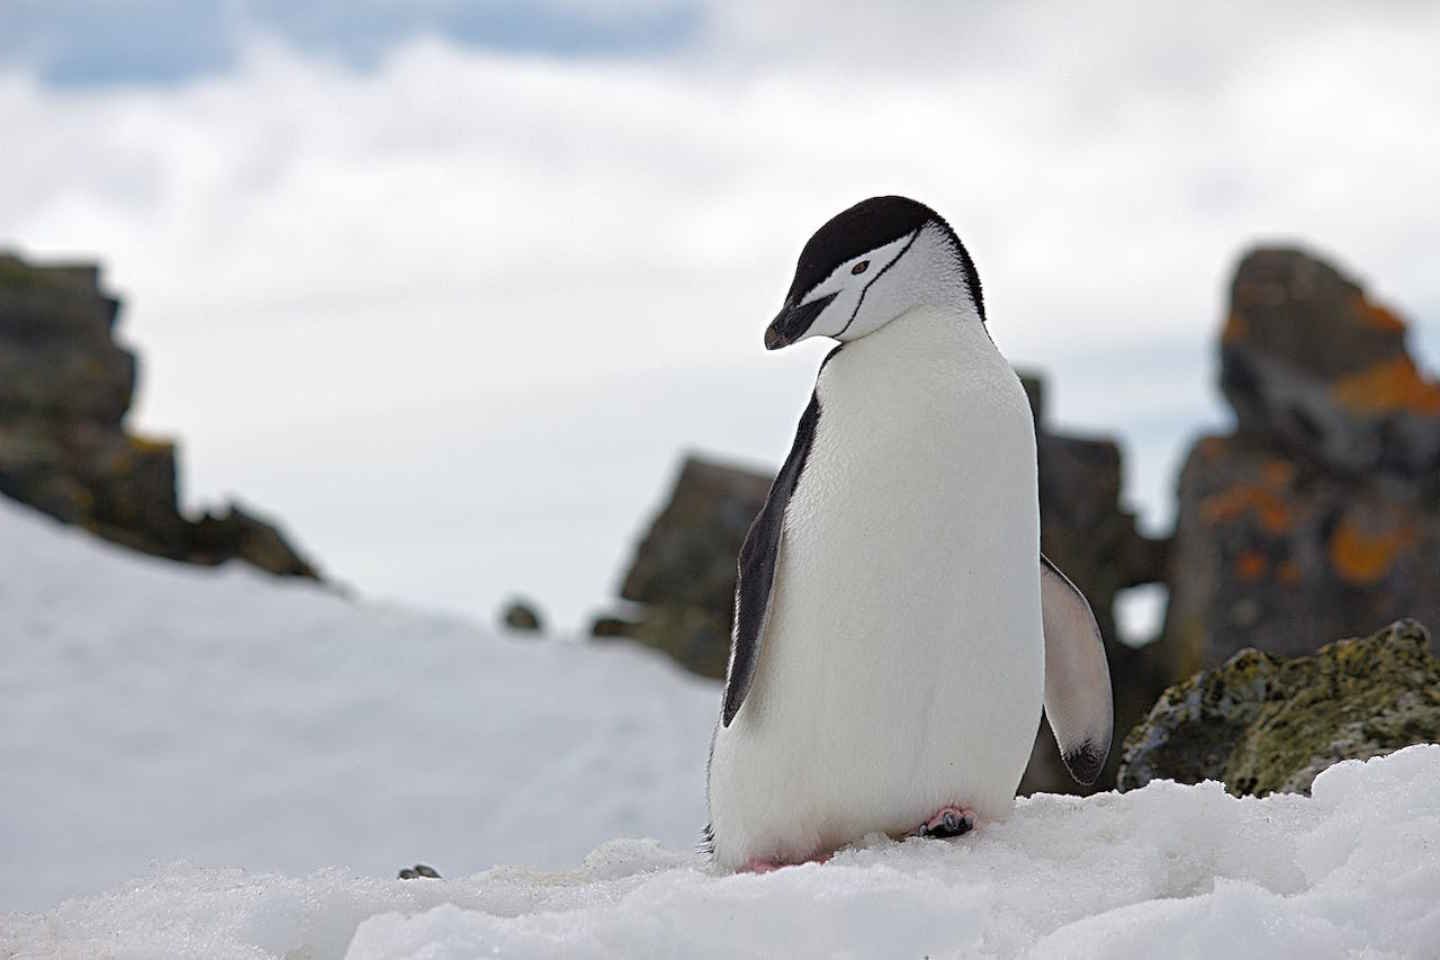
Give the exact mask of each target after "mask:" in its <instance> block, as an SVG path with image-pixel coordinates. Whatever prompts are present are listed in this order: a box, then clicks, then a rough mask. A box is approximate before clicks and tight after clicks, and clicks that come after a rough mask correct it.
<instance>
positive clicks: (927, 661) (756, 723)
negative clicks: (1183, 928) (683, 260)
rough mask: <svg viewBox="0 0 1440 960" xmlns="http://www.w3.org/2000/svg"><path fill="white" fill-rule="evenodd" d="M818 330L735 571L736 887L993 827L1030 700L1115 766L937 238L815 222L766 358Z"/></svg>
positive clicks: (719, 847)
mask: <svg viewBox="0 0 1440 960" xmlns="http://www.w3.org/2000/svg"><path fill="white" fill-rule="evenodd" d="M810 337H830V338H832V339H835V340H838V341H840V345H839V346H837V347H836V348H835V349H834V350H832V351H831V352H830V353H829V355H828V356H827V357H826V358H825V360H824V362H823V363H822V364H821V367H820V372H819V375H818V377H817V379H816V383H815V390H814V393H813V394H812V396H811V399H810V403H809V405H808V406H807V407H806V408H805V411H804V413H803V414H802V415H801V417H800V424H799V427H798V429H797V431H796V434H795V441H794V445H793V446H792V448H791V450H790V454H789V456H788V457H787V458H786V460H785V463H784V466H783V467H782V468H781V470H780V473H779V475H778V476H777V477H776V478H775V482H774V485H773V486H772V487H771V489H770V494H769V497H768V499H767V501H766V503H765V506H764V508H763V509H762V510H761V512H760V514H759V516H758V517H756V519H755V521H754V524H753V525H752V526H751V528H750V532H749V534H748V536H747V537H746V539H745V544H744V547H743V549H742V550H741V554H740V560H739V567H740V578H739V585H738V587H737V590H736V604H735V622H734V629H733V632H732V636H731V653H730V665H729V670H728V674H727V677H726V683H725V694H724V703H723V707H722V711H721V717H720V722H719V724H718V725H717V727H716V730H715V737H714V740H713V742H712V744H711V751H710V766H709V806H710V826H709V828H708V829H707V833H706V836H707V840H708V843H709V846H710V848H711V850H712V853H713V856H714V859H715V862H716V863H717V864H718V865H719V866H721V867H723V868H728V869H754V870H763V869H769V868H772V867H775V866H779V865H783V864H788V863H800V862H804V861H807V860H814V859H823V858H825V857H828V855H829V854H830V853H831V852H833V851H835V850H836V849H838V848H839V847H841V846H843V845H845V844H847V843H850V842H852V841H855V840H858V839H860V838H862V837H864V836H865V835H866V834H870V833H885V834H889V835H891V836H895V837H900V836H906V835H914V834H920V835H928V836H942V837H943V836H953V835H956V834H960V833H964V832H966V831H968V830H969V829H971V828H972V827H973V826H974V825H975V823H976V822H977V820H978V821H984V820H987V819H993V818H998V817H1003V816H1004V815H1005V814H1006V813H1008V812H1009V810H1010V809H1011V807H1012V805H1013V803H1014V796H1015V788H1016V786H1017V785H1018V784H1019V782H1020V777H1021V774H1022V773H1023V772H1024V770H1025V764H1026V761H1027V759H1028V758H1029V755H1030V747H1031V743H1032V741H1033V738H1034V734H1035V724H1036V721H1037V719H1038V717H1039V715H1040V711H1041V705H1042V700H1043V705H1044V707H1045V713H1046V715H1047V716H1048V718H1049V721H1050V726H1051V728H1052V729H1053V730H1054V733H1055V737H1056V740H1057V742H1058V743H1059V745H1060V750H1061V754H1062V755H1063V756H1064V758H1065V762H1066V764H1067V766H1068V767H1069V769H1070V771H1071V773H1072V775H1073V776H1074V777H1075V778H1076V779H1077V780H1079V781H1080V782H1082V783H1091V782H1093V781H1094V780H1095V778H1096V776H1097V775H1098V774H1099V771H1100V768H1101V766H1102V765H1103V763H1104V760H1105V757H1106V754H1107V753H1108V751H1109V748H1110V739H1111V723H1112V719H1111V703H1110V678H1109V672H1108V668H1107V666H1106V661H1105V653H1104V646H1103V644H1102V642H1101V639H1100V634H1099V629H1098V628H1097V626H1096V624H1095V618H1094V616H1093V615H1092V613H1091V611H1090V606H1089V604H1088V603H1087V602H1086V600H1085V598H1084V597H1083V596H1082V595H1081V594H1080V592H1079V591H1078V590H1077V589H1076V588H1075V587H1074V585H1073V584H1071V583H1070V581H1069V580H1068V579H1067V578H1066V577H1065V575H1064V574H1063V573H1061V572H1060V571H1059V570H1058V569H1057V568H1056V567H1055V566H1054V564H1052V563H1050V561H1049V560H1048V559H1046V558H1045V557H1043V556H1041V554H1040V521H1039V506H1038V493H1037V484H1036V462H1035V432H1034V424H1033V422H1032V420H1031V415H1030V408H1029V405H1028V404H1027V402H1026V399H1025V394H1024V391H1023V389H1022V387H1021V385H1020V382H1019V379H1018V378H1017V377H1016V375H1015V373H1014V371H1012V370H1011V368H1010V366H1009V364H1008V363H1007V362H1006V361H1005V359H1004V357H1002V356H1001V355H1000V351H999V350H998V349H997V348H996V346H995V344H994V342H993V341H992V340H991V339H990V335H989V333H988V331H987V329H986V317H985V303H984V299H983V297H982V293H981V288H980V278H979V275H978V273H977V272H976V269H975V265H974V262H973V261H972V260H971V258H970V255H969V253H968V252H967V251H966V249H965V247H964V245H963V244H962V243H961V242H960V239H959V238H958V237H957V236H956V235H955V232H954V231H953V230H952V229H951V228H950V226H949V224H947V223H946V222H945V220H944V219H942V218H941V217H940V216H939V215H938V214H936V213H935V212H934V211H933V210H931V209H930V208H929V207H926V206H925V205H924V204H921V203H918V202H916V201H914V200H909V199H906V198H904V197H875V198H872V199H869V200H865V201H863V202H861V203H859V204H857V205H855V206H854V207H851V208H850V209H848V210H846V211H844V212H842V213H840V214H839V215H837V216H836V217H834V218H833V219H832V220H830V221H829V222H828V223H826V224H825V225H824V226H822V227H821V228H820V229H819V230H818V231H817V232H816V233H815V235H814V236H813V237H811V238H810V240H809V242H808V243H806V244H805V247H804V249H803V250H802V251H801V253H800V259H799V262H798V264H797V266H796V269H795V277H794V281H793V282H792V284H791V286H790V290H789V293H788V294H787V296H786V298H785V302H784V306H783V307H782V309H781V310H780V313H779V315H778V316H777V317H776V318H775V320H774V322H773V323H771V324H770V326H769V328H768V329H767V330H766V331H765V346H766V347H767V348H768V349H771V350H774V349H779V348H781V347H785V346H788V345H790V344H793V343H796V342H798V341H801V340H805V339H808V338H810Z"/></svg>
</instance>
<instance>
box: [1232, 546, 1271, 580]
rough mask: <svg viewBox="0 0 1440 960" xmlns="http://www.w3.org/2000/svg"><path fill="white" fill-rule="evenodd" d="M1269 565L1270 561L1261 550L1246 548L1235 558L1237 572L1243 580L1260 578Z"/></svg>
mask: <svg viewBox="0 0 1440 960" xmlns="http://www.w3.org/2000/svg"><path fill="white" fill-rule="evenodd" d="M1269 567H1270V562H1269V561H1268V560H1266V559H1265V554H1263V553H1261V552H1260V551H1259V550H1244V551H1241V553H1240V556H1238V557H1236V558H1235V572H1236V573H1237V574H1239V575H1240V579H1241V580H1259V579H1260V578H1261V577H1263V576H1265V571H1266V570H1267V569H1269Z"/></svg>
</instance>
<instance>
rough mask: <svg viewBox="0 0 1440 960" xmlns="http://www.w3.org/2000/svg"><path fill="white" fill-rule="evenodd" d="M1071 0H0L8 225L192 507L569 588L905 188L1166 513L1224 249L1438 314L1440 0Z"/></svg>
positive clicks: (1001, 338)
mask: <svg viewBox="0 0 1440 960" xmlns="http://www.w3.org/2000/svg"><path fill="white" fill-rule="evenodd" d="M1081 6H1082V5H1070V6H1068V7H1062V6H1061V5H1058V4H1047V3H1014V4H1006V5H980V4H970V3H942V2H924V0H916V2H912V3H909V4H890V5H877V4H862V3H853V2H841V0H830V2H823V3H822V2H810V0H806V2H796V3H790V4H776V3H774V2H767V0H690V2H667V0H619V2H612V3H598V2H588V0H541V2H526V0H495V2H483V0H482V2H473V3H463V4H462V3H460V2H453V0H452V2H445V0H420V2H411V3H399V2H395V0H387V2H380V0H349V2H340V0H334V2H326V3H312V4H305V5H296V4H292V3H288V2H283V0H253V2H241V0H232V2H204V0H199V2H185V0H134V2H122V0H112V2H105V0H95V2H91V3H77V2H65V0H61V2H56V0H0V9H3V13H4V18H5V29H4V31H3V32H0V131H3V137H4V139H3V141H0V142H3V143H4V144H5V149H3V150H0V247H10V248H15V249H17V250H18V251H20V252H21V253H22V254H25V255H28V256H33V257H46V258H49V257H87V258H99V259H101V260H103V262H104V263H105V265H106V267H107V276H108V281H109V284H110V286H111V287H112V288H113V289H114V290H116V291H117V292H118V293H120V294H122V295H123V296H124V297H125V299H126V312H125V314H124V318H123V328H122V330H123V336H124V338H125V339H126V340H128V341H129V342H130V343H132V344H133V345H135V346H136V347H137V348H138V349H139V351H140V352H141V354H142V356H143V360H144V371H143V375H144V383H143V387H142V396H141V400H140V404H139V408H138V410H137V411H136V414H135V418H134V419H135V422H136V425H137V426H138V427H139V428H141V429H143V430H145V431H147V432H151V433H158V434H168V435H174V436H179V437H181V438H183V440H184V457H185V471H184V477H183V482H184V487H185V490H184V493H185V498H186V502H187V503H188V504H190V505H192V506H200V505H203V504H206V503H212V502H215V501H217V500H220V499H222V498H225V497H228V496H231V495H236V496H239V497H241V498H242V499H243V500H244V501H246V502H247V503H250V504H253V505H254V506H257V507H259V508H262V509H263V510H265V511H269V512H271V513H273V514H274V515H276V516H278V517H280V518H282V519H283V521H284V522H285V524H286V526H287V527H288V528H289V530H290V531H291V532H292V533H293V534H294V535H295V537H296V538H297V539H298V540H299V541H300V542H301V543H302V544H303V545H304V546H305V547H307V548H308V549H309V550H310V551H312V552H313V553H314V554H315V555H316V557H317V558H318V559H319V560H320V562H321V564H322V565H323V566H324V567H325V568H326V569H327V570H329V571H331V572H332V573H333V574H334V575H335V576H337V577H338V578H339V579H342V580H345V581H348V582H350V583H353V584H355V585H357V586H359V587H361V588H362V589H364V590H365V591H366V592H368V593H370V594H372V595H375V596H380V597H387V598H398V599H401V600H404V601H405V602H408V603H412V604H417V605H423V606H431V607H444V608H450V609H454V610H458V611H465V612H471V613H474V614H476V615H479V616H482V617H486V618H488V617H490V616H492V615H493V613H494V611H495V609H496V607H497V605H498V604H499V603H500V601H501V600H502V599H503V598H504V597H505V596H506V595H508V594H509V593H511V592H512V591H519V592H522V593H526V594H529V595H532V596H534V597H535V598H536V599H537V600H538V601H539V603H540V604H541V606H542V608H544V609H545V610H547V611H549V612H550V613H551V614H552V619H555V620H558V621H559V622H560V623H561V624H562V625H574V624H578V623H580V622H581V620H582V619H583V617H585V616H586V615H587V614H588V613H590V612H591V611H593V610H595V609H597V608H599V607H601V606H603V605H604V604H605V602H606V599H607V598H608V597H609V596H611V595H612V594H613V592H614V587H615V584H616V581H617V578H618V576H619V573H620V570H621V568H622V566H623V563H624V561H625V559H626V557H627V554H628V552H629V550H630V546H631V542H632V540H633V538H634V537H635V536H636V535H638V533H639V532H640V531H641V530H642V528H643V526H644V524H645V523H646V521H647V519H648V515H649V513H650V512H651V511H652V510H653V509H654V508H655V507H656V506H657V505H658V503H659V501H660V499H661V498H662V497H663V494H664V492H665V488H666V486H667V484H668V482H669V480H670V477H671V474H672V472H673V470H674V467H675V465H676V463H677V462H678V457H679V456H680V454H681V452H682V451H683V450H686V449H697V450H703V451H707V452H709V453H712V454H715V455H720V456H724V457H728V458H734V459H738V460H740V461H744V462H750V463H755V464H762V465H773V464H775V463H778V461H779V460H780V459H781V458H782V457H783V456H784V453H785V449H786V447H787V445H788V442H789V437H790V435H791V433H792V432H793V428H794V422H795V420H796V418H797V416H798V413H799V411H800V409H801V408H802V407H803V405H804V401H805V398H806V396H807V395H808V392H809V389H810V383H811V379H812V376H813V371H814V368H815V366H816V364H817V362H818V360H819V358H820V356H821V355H823V353H824V351H825V349H826V348H825V347H824V346H823V345H822V344H819V343H810V344H807V345H805V346H803V347H800V348H796V349H795V350H793V351H786V352H784V353H782V354H779V355H771V354H766V353H765V352H764V351H763V349H762V348H761V343H760V337H761V332H762V330H763V328H764V326H765V323H766V322H767V320H768V318H769V317H770V316H772V315H773V313H774V311H775V309H776V307H777V306H778V303H779V300H780V297H781V294H782V292H783V291H784V289H785V287H786V286H787V284H788V280H789V274H790V270H791V268H792V266H793V263H794V257H795V254H796V253H797V251H798V249H799V247H800V245H801V244H802V243H803V242H804V240H805V239H806V237H808V235H809V234H810V232H811V231H812V230H813V229H814V228H815V227H816V226H818V225H819V223H821V222H822V221H823V220H824V219H826V218H827V217H828V216H830V215H831V214H833V213H835V212H836V211H838V210H840V209H841V208H843V207H845V206H848V205H849V204H851V203H853V202H855V201H857V200H859V199H861V198H863V197H865V196H868V195H872V194H876V193H888V192H899V193H906V194H910V195H912V196H915V197H917V198H919V199H922V200H925V201H926V202H928V203H930V204H931V205H932V206H934V207H936V208H938V209H939V210H940V211H941V212H943V213H944V214H946V215H947V217H948V218H949V219H950V221H951V222H952V223H953V224H954V225H955V227H956V229H957V230H958V231H959V232H960V234H961V236H962V237H963V238H964V239H965V241H966V243H967V245H968V246H969V247H970V249H971V251H972V252H973V253H974V255H975V259H976V260H977V262H978V265H979V268H980V273H981V276H982V278H983V279H984V281H985V288H986V294H987V303H988V306H989V314H990V317H991V328H992V332H993V333H994V335H995V337H996V339H997V341H998V342H999V344H1000V345H1001V348H1002V349H1003V350H1005V352H1006V353H1007V355H1008V356H1010V357H1011V358H1012V359H1013V360H1015V361H1016V362H1017V363H1020V364H1022V365H1025V366H1030V367H1036V368H1040V369H1043V370H1044V371H1046V372H1047V373H1048V375H1049V376H1050V396H1051V398H1052V404H1051V409H1052V411H1053V418H1054V419H1055V420H1056V421H1058V422H1059V423H1060V424H1062V425H1064V426H1065V427H1067V428H1071V429H1074V430H1077V431H1085V432H1097V433H1100V432H1104V433H1115V434H1118V435H1119V436H1121V437H1122V438H1123V440H1124V441H1125V443H1126V450H1127V457H1128V463H1127V469H1128V476H1127V483H1128V487H1127V495H1128V496H1129V497H1130V498H1131V500H1132V501H1133V503H1134V504H1135V506H1136V507H1137V509H1139V510H1140V511H1141V512H1142V515H1143V516H1144V518H1145V520H1146V522H1147V523H1148V524H1149V525H1151V526H1152V527H1156V528H1159V527H1163V525H1164V524H1165V523H1166V522H1167V520H1168V518H1169V509H1170V508H1169V505H1168V500H1169V495H1170V491H1171V489H1172V487H1173V482H1174V473H1175V470H1176V467H1177V465H1178V460H1179V458H1180V457H1181V456H1182V455H1183V452H1184V450H1185V448H1186V446H1187V445H1188V443H1189V440H1190V438H1191V437H1192V436H1193V434H1194V433H1195V432H1197V431H1199V430H1202V429H1206V428H1214V427H1217V426H1221V425H1223V424H1224V423H1225V414H1224V411H1223V408H1222V407H1221V405H1220V403H1219V402H1218V399H1217V397H1216V395H1215V391H1214V389H1213V387H1212V379H1213V369H1212V367H1213V364H1212V358H1211V344H1212V335H1213V333H1214V331H1215V329H1216V327H1217V325H1218V323H1219V320H1220V315H1221V312H1222V309H1223V291H1224V285H1225V283H1226V279H1227V275H1228V272H1229V270H1230V268H1231V267H1232V266H1233V263H1234V261H1235V259H1236V257H1237V256H1238V253H1239V251H1240V250H1241V249H1242V248H1243V247H1244V246H1245V245H1246V244H1249V243H1252V242H1256V241H1295V240H1299V241H1303V242H1304V243H1306V244H1307V245H1310V246H1311V247H1313V248H1315V249H1316V250H1319V251H1322V252H1324V253H1326V254H1328V255H1330V256H1332V257H1334V258H1335V259H1336V260H1337V262H1339V263H1341V264H1342V265H1344V266H1345V267H1346V268H1347V269H1349V270H1350V271H1352V272H1353V273H1355V274H1356V275H1357V276H1358V277H1359V278H1360V279H1361V280H1363V281H1364V282H1365V283H1366V284H1367V285H1368V286H1369V287H1370V288H1371V289H1372V290H1373V291H1374V292H1375V293H1376V294H1378V295H1379V296H1380V297H1381V298H1382V299H1384V300H1385V301H1387V302H1389V303H1391V304H1392V305H1394V306H1396V307H1398V308H1399V309H1400V310H1401V311H1402V312H1403V313H1405V314H1406V315H1407V316H1409V317H1410V318H1411V319H1412V320H1413V321H1414V323H1415V326H1416V338H1417V341H1418V346H1419V347H1420V348H1421V352H1422V354H1424V355H1425V356H1427V358H1428V357H1435V356H1436V355H1437V353H1440V216H1437V214H1440V186H1437V182H1440V177H1437V174H1436V173H1435V171H1436V170H1437V169H1440V122H1437V118H1440V72H1437V71H1436V70H1435V68H1434V51H1435V49H1436V44H1437V42H1440V6H1437V5H1436V4H1433V3H1424V2H1413V3H1410V2H1393V3H1381V2H1365V3H1354V4H1343V3H1303V4H1301V3H1294V4H1291V3H1270V4H1265V5H1263V7H1262V6H1261V5H1251V4H1234V5H1227V4H1184V5H1168V4H1149V5H1144V6H1143V10H1140V11H1138V12H1137V10H1136V9H1134V8H1135V7H1138V6H1140V5H1134V4H1128V3H1116V4H1112V5H1108V6H1107V5H1104V4H1086V5H1083V9H1081Z"/></svg>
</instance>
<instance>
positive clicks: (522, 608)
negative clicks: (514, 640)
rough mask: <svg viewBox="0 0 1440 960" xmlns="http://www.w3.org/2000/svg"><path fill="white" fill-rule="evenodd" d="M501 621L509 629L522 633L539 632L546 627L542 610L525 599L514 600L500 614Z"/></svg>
mask: <svg viewBox="0 0 1440 960" xmlns="http://www.w3.org/2000/svg"><path fill="white" fill-rule="evenodd" d="M500 622H501V623H502V624H504V625H505V627H506V628H507V629H509V630H514V631H517V632H520V633H539V632H540V631H541V630H542V629H544V622H543V621H542V620H541V618H540V612H539V611H538V610H536V609H535V607H534V605H533V604H530V603H527V602H526V601H524V600H512V601H510V602H509V603H508V604H506V605H505V609H504V610H503V611H502V612H501V614H500Z"/></svg>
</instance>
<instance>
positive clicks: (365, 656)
mask: <svg viewBox="0 0 1440 960" xmlns="http://www.w3.org/2000/svg"><path fill="white" fill-rule="evenodd" d="M718 704H719V691H718V688H717V687H716V686H715V685H714V684H710V683H706V682H703V681H699V680H696V679H693V678H691V677H689V676H687V675H684V674H682V673H681V672H680V671H679V670H677V669H675V668H674V667H672V666H671V664H670V663H669V661H668V660H665V659H664V658H662V657H659V656H655V655H652V654H649V653H647V652H645V651H642V650H639V649H637V648H634V647H633V646H631V645H628V644H619V645H599V646H597V645H593V644H589V643H581V642H566V641H561V640H556V639H542V640H535V639H525V638H522V637H521V636H518V635H516V636H507V635H505V634H502V633H500V632H498V631H493V630H488V629H477V628H476V627H474V626H471V625H467V624H465V623H461V622H458V621H454V620H445V619H440V618H435V617H429V616H425V615H421V614H416V613H412V612H409V611H403V610H398V609H392V608H383V607H377V606H374V605H370V604H366V603H364V602H363V601H362V602H357V601H354V600H347V599H345V598H343V597H340V596H337V595H335V594H332V593H330V592H327V591H326V590H323V589H320V588H317V587H315V586H313V585H307V584H298V583H282V582H278V581H276V580H275V579H273V578H271V577H267V576H264V575H262V574H259V573H255V572H253V571H251V570H249V569H247V568H245V567H243V566H241V565H233V566H231V567H229V568H226V569H223V570H202V569H196V568H192V567H185V566H181V565H178V564H172V563H168V562H165V561H160V560H154V559H150V558H146V557H141V556H137V555H135V554H133V553H128V552H125V551H122V550H120V549H118V548H115V547H112V546H110V545H108V544H105V543H102V542H100V541H97V540H95V539H94V538H92V537H89V536H87V535H85V534H84V533H82V532H80V531H77V530H74V529H67V528H64V527H60V526H58V525H55V524H53V523H51V522H50V521H48V520H47V519H45V518H44V517H41V516H39V515H38V514H35V513H32V512H30V511H28V510H25V509H23V508H21V507H19V506H17V505H15V504H14V503H12V502H11V501H8V500H5V499H4V498H0V911H6V910H37V909H44V908H48V907H50V906H53V905H54V904H55V903H57V902H58V901H59V900H60V899H61V898H62V897H65V896H71V895H75V894H85V893H94V892H98V891H100V890H103V889H105V888H108V887H112V886H114V885H115V884H117V883H120V882H121V881H123V880H126V879H127V878H129V877H132V876H135V875H136V874H139V873H142V872H144V871H145V870H146V869H147V868H148V866H149V865H150V863H151V862H152V861H159V862H168V861H172V860H176V859H186V860H189V861H191V862H192V863H195V864H197V865H203V866H230V867H244V868H246V869H250V870H265V871H281V872H286V873H308V872H310V871H313V870H316V869H319V868H321V867H325V866H330V865H333V864H343V865H345V866H346V867H348V868H349V869H351V870H354V871H356V872H357V873H359V874H362V875H368V876H376V877H393V876H394V875H395V871H396V870H397V869H399V868H400V867H402V866H406V865H409V864H413V863H415V862H416V861H423V862H426V863H429V864H431V865H433V866H435V867H436V868H438V869H439V870H440V872H441V873H443V874H445V875H446V876H451V875H457V874H468V873H474V872H475V871H477V870H481V869H483V868H485V867H489V866H493V865H495V864H497V863H524V864H529V865H531V866H536V867H544V868H559V867H568V866H574V865H575V864H577V863H578V862H579V861H580V860H581V858H583V857H584V856H585V854H587V853H589V852H590V850H591V849H593V848H594V847H596V846H598V845H599V844H601V843H603V842H604V841H606V840H609V839H611V838H614V837H623V836H646V837H654V838H656V839H658V840H660V841H662V842H663V843H665V844H668V845H670V846H676V847H685V846H687V845H691V844H693V843H694V842H695V841H696V840H697V839H698V837H699V835H700V830H701V828H702V827H703V826H704V824H705V802H704V776H705V774H704V771H705V755H706V751H707V749H708V745H709V738H710V732H711V729H712V727H713V724H714V721H715V717H716V716H717V711H718V709H719V707H718ZM0 955H3V954H0Z"/></svg>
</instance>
